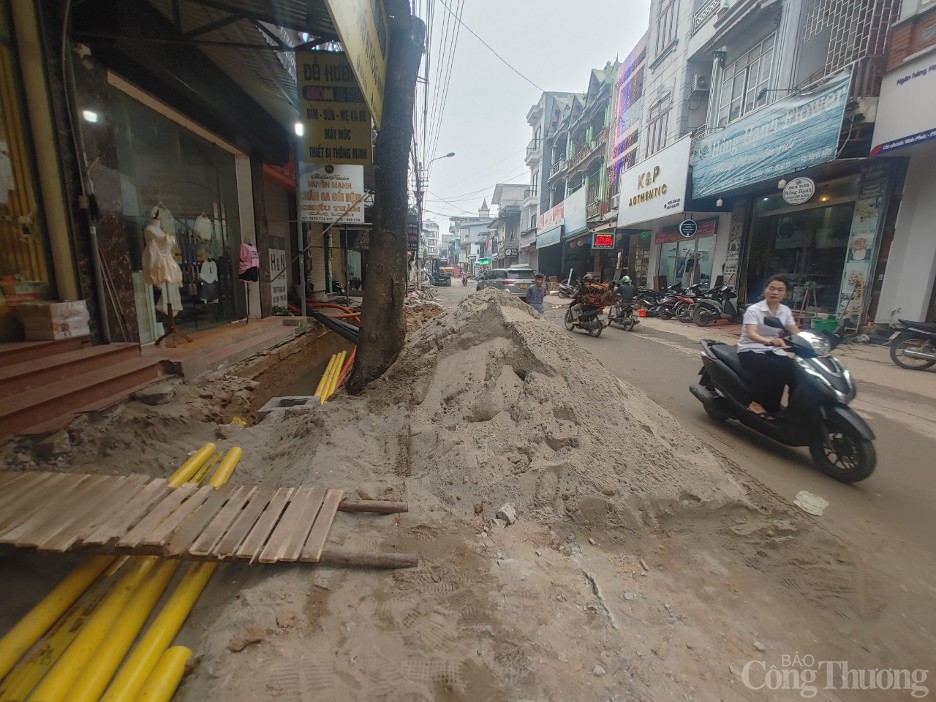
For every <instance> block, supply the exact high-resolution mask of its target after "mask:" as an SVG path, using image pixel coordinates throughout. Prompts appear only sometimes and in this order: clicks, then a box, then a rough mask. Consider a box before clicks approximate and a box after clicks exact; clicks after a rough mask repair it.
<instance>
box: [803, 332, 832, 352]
mask: <svg viewBox="0 0 936 702" xmlns="http://www.w3.org/2000/svg"><path fill="white" fill-rule="evenodd" d="M799 336H800V338H801V339H802V340H803V341H805V342H806V343H808V344H809V345H810V346H812V349H813V351H815V352H816V355H817V356H827V355H829V354H830V353H832V344H831V343H829V340H828V339H827V338H826V337H824V336H823V335H822V334H816V333H814V332H810V331H804V332H800V334H799Z"/></svg>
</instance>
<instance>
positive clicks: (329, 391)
mask: <svg viewBox="0 0 936 702" xmlns="http://www.w3.org/2000/svg"><path fill="white" fill-rule="evenodd" d="M347 357H348V352H347V351H342V352H341V353H339V354H338V361H337V363H335V369H334V372H333V373H332V374H331V375H330V376H329V377H328V383H327V385H326V386H325V394H324V395H322V404H325V403H326V402H328V398H330V397H331V396H332V395H334V394H335V388H337V387H338V376H339V375H341V369H342V367H343V366H344V362H345V358H347Z"/></svg>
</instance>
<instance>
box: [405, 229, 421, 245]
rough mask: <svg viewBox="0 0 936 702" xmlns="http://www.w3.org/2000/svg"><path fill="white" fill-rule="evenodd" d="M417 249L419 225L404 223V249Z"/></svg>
mask: <svg viewBox="0 0 936 702" xmlns="http://www.w3.org/2000/svg"><path fill="white" fill-rule="evenodd" d="M418 249H419V225H417V224H407V225H406V250H407V251H417V250H418Z"/></svg>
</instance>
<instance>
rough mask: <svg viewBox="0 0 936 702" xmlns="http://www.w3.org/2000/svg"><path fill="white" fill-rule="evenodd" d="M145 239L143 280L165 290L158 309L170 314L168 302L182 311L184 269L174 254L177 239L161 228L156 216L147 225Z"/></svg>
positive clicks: (144, 232) (144, 231)
mask: <svg viewBox="0 0 936 702" xmlns="http://www.w3.org/2000/svg"><path fill="white" fill-rule="evenodd" d="M143 239H144V241H145V242H146V248H145V249H144V250H143V281H144V282H146V283H149V284H150V285H158V286H161V287H162V291H163V294H162V295H161V296H160V298H159V302H158V303H157V304H156V309H158V310H159V311H160V312H162V313H163V314H168V309H167V307H166V303H172V309H173V310H174V311H175V312H179V311H181V310H182V295H181V294H180V293H179V286H181V285H182V269H181V268H180V267H179V264H178V263H176V260H175V258H173V256H172V249H173V248H174V247H175V239H174V238H173V237H172V236H170V235H169V234H166V232H164V231H163V230H162V229H161V228H160V226H159V220H158V219H156V218H153V219H152V220H150V223H149V224H148V225H146V229H144V230H143Z"/></svg>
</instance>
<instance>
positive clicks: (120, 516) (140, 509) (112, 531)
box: [82, 478, 175, 546]
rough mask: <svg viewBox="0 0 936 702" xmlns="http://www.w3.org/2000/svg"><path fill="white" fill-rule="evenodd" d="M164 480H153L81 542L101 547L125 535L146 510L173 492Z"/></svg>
mask: <svg viewBox="0 0 936 702" xmlns="http://www.w3.org/2000/svg"><path fill="white" fill-rule="evenodd" d="M174 489H175V488H171V487H169V486H168V481H167V480H166V479H165V478H154V479H153V480H152V481H150V483H149V484H148V485H147V486H146V487H144V488H143V489H142V490H140V492H139V493H137V495H136V497H134V498H133V499H132V500H130V502H128V503H127V504H126V505H124V506H123V507H122V508H121V509H120V510H119V511H118V512H117V514H115V515H114V516H113V517H111V518H110V519H108V520H107V521H106V522H105V523H104V524H102V525H101V526H99V527H98V528H97V529H95V530H94V532H92V533H91V534H90V535H88V536H87V537H85V538H84V539H83V540H82V541H83V542H84V544H85V545H87V546H103V545H106V544H109V543H111V542H112V541H116V540H117V539H119V538H120V537H121V536H122V535H123V534H125V533H127V530H129V529H130V528H131V527H132V526H133V525H134V524H136V523H137V522H138V521H140V519H141V518H142V517H143V515H144V514H146V512H147V510H149V508H150V507H152V506H153V505H154V504H156V503H157V502H158V501H159V500H161V499H163V498H164V497H165V496H166V495H167V494H168V493H169V492H171V491H172V490H174Z"/></svg>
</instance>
